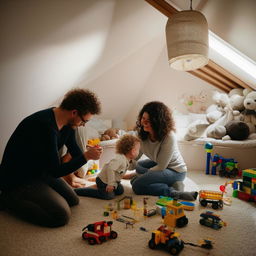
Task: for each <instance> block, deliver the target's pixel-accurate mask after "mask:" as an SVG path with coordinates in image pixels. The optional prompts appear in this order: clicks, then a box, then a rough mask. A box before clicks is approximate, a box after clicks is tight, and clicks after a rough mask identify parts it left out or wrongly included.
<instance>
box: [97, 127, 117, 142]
mask: <svg viewBox="0 0 256 256" xmlns="http://www.w3.org/2000/svg"><path fill="white" fill-rule="evenodd" d="M118 132H119V129H116V128H109V129H107V130H106V131H105V132H104V133H103V134H102V135H101V138H100V140H101V141H104V140H112V139H117V138H118V137H119V136H118Z"/></svg>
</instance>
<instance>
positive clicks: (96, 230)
mask: <svg viewBox="0 0 256 256" xmlns="http://www.w3.org/2000/svg"><path fill="white" fill-rule="evenodd" d="M112 224H113V221H108V222H106V221H99V222H95V223H93V224H89V225H87V226H86V227H84V228H83V230H82V231H84V232H83V233H82V238H83V239H84V240H88V243H89V244H90V245H94V244H96V243H97V244H101V243H102V242H105V241H107V239H116V238H117V233H116V232H115V231H113V230H112V228H111V227H112Z"/></svg>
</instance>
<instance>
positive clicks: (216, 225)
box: [199, 211, 227, 229]
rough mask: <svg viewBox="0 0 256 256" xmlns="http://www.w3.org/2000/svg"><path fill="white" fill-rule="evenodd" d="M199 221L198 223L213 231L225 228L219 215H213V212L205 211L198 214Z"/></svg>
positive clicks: (224, 223)
mask: <svg viewBox="0 0 256 256" xmlns="http://www.w3.org/2000/svg"><path fill="white" fill-rule="evenodd" d="M200 217H201V219H200V220H199V223H200V224H201V225H204V226H207V227H210V228H213V229H220V228H222V227H223V226H226V225H227V224H226V222H224V221H223V220H222V219H221V218H220V217H219V215H216V214H214V213H213V212H210V211H206V212H204V213H201V214H200Z"/></svg>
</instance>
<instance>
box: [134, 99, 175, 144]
mask: <svg viewBox="0 0 256 256" xmlns="http://www.w3.org/2000/svg"><path fill="white" fill-rule="evenodd" d="M144 112H146V113H148V115H149V121H150V124H151V127H152V129H153V130H154V132H155V137H156V139H157V140H158V141H161V140H162V139H163V138H164V137H165V136H166V135H167V134H169V133H170V132H171V131H175V130H176V129H175V122H174V119H173V116H172V113H171V110H170V109H169V108H168V107H167V106H166V105H165V104H164V103H162V102H160V101H151V102H148V103H146V104H145V105H144V106H143V108H142V109H141V111H140V112H139V115H138V118H137V122H136V130H137V132H138V135H139V138H140V139H141V140H146V139H147V138H148V136H149V133H148V132H146V131H144V129H143V127H142V125H141V118H142V115H143V113H144Z"/></svg>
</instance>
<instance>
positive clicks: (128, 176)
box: [123, 171, 136, 180]
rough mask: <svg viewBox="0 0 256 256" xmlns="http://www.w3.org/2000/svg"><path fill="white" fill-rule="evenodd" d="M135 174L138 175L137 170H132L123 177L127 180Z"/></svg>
mask: <svg viewBox="0 0 256 256" xmlns="http://www.w3.org/2000/svg"><path fill="white" fill-rule="evenodd" d="M134 176H136V171H132V172H129V173H126V174H125V175H124V176H123V179H125V180H130V179H131V178H133V177H134Z"/></svg>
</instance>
